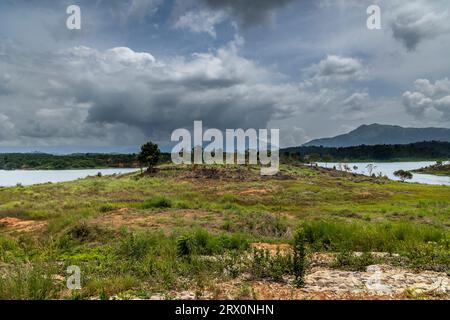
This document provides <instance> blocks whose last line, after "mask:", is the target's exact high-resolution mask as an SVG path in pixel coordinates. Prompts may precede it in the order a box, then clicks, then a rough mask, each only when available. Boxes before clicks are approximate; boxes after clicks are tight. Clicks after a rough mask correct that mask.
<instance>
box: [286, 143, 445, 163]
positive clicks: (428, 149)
mask: <svg viewBox="0 0 450 320" xmlns="http://www.w3.org/2000/svg"><path fill="white" fill-rule="evenodd" d="M280 152H281V155H282V157H283V160H284V162H286V163H288V162H289V161H295V162H298V161H300V162H309V160H310V159H311V157H312V156H314V158H315V161H324V162H333V161H375V160H379V161H419V160H420V161H422V160H428V161H436V160H445V161H448V159H450V142H438V141H430V142H416V143H411V144H382V145H371V146H369V145H360V146H354V147H317V146H301V147H294V148H287V149H282V150H280Z"/></svg>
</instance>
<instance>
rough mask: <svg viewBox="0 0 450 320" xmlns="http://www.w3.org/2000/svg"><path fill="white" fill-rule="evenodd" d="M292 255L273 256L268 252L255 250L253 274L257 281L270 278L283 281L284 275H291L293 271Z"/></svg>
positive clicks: (278, 253) (252, 266)
mask: <svg viewBox="0 0 450 320" xmlns="http://www.w3.org/2000/svg"><path fill="white" fill-rule="evenodd" d="M292 261H293V260H292V255H291V254H289V253H287V254H281V253H280V252H277V253H276V254H275V255H271V253H270V252H269V251H268V250H260V249H254V250H253V259H252V265H251V274H252V276H253V277H254V278H255V279H264V278H270V279H272V280H273V281H277V282H279V281H281V280H282V279H283V275H285V274H290V273H291V270H292Z"/></svg>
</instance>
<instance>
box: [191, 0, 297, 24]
mask: <svg viewBox="0 0 450 320" xmlns="http://www.w3.org/2000/svg"><path fill="white" fill-rule="evenodd" d="M199 1H200V2H201V3H204V4H205V5H207V6H208V7H209V8H211V9H215V10H227V11H228V12H229V13H230V14H231V15H232V16H233V17H236V19H237V21H238V22H239V24H240V25H241V26H244V27H249V26H254V25H261V24H267V23H270V22H271V21H272V19H273V17H274V14H275V12H276V10H277V9H279V8H282V7H284V6H286V5H287V4H289V3H291V2H294V0H240V1H235V0H199Z"/></svg>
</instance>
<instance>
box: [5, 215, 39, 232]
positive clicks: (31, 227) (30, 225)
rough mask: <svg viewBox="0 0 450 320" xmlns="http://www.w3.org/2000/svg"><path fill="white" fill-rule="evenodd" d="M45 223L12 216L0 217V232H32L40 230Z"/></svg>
mask: <svg viewBox="0 0 450 320" xmlns="http://www.w3.org/2000/svg"><path fill="white" fill-rule="evenodd" d="M46 225H47V222H45V221H36V220H25V219H19V218H14V217H4V218H0V230H1V231H2V232H8V233H9V232H33V231H37V230H41V229H42V228H43V227H45V226H46Z"/></svg>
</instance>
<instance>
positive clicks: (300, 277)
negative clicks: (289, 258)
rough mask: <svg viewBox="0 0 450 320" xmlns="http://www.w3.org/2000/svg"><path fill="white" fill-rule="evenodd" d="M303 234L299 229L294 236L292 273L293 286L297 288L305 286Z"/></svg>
mask: <svg viewBox="0 0 450 320" xmlns="http://www.w3.org/2000/svg"><path fill="white" fill-rule="evenodd" d="M305 240H306V239H305V232H304V231H303V229H299V230H298V231H297V232H296V233H295V236H294V246H293V249H294V257H293V266H292V267H293V268H292V269H293V273H294V277H295V280H294V284H295V286H296V287H297V288H301V287H304V286H305V273H306V248H305Z"/></svg>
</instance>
